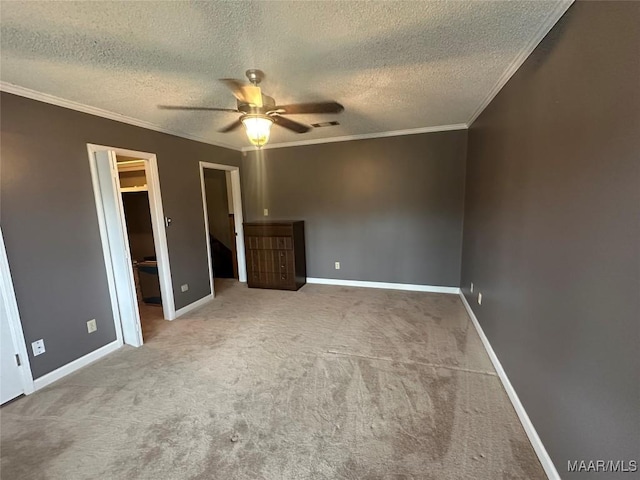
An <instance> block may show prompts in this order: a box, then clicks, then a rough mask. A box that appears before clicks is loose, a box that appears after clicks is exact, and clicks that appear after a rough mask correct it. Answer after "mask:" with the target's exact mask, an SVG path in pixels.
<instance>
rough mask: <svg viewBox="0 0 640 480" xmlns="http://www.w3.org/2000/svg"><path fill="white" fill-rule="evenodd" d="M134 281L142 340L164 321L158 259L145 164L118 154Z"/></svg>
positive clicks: (155, 330) (139, 159) (141, 160)
mask: <svg viewBox="0 0 640 480" xmlns="http://www.w3.org/2000/svg"><path fill="white" fill-rule="evenodd" d="M116 160H117V167H118V177H119V182H120V195H121V197H122V205H123V207H124V218H125V223H126V233H127V239H128V241H129V249H130V254H131V263H132V266H133V279H134V284H135V289H136V298H137V301H138V311H139V313H140V325H141V328H142V336H143V340H144V341H147V340H150V339H151V338H153V336H154V335H155V334H156V333H157V331H158V329H159V328H161V326H162V325H161V322H162V320H164V314H163V310H162V292H161V290H160V276H159V272H158V258H157V255H156V249H155V241H154V237H153V223H152V219H151V204H150V202H149V185H148V181H147V174H146V170H147V165H146V163H145V161H144V159H141V158H135V157H129V156H126V155H117V154H116Z"/></svg>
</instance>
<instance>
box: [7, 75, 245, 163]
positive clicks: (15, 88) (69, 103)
mask: <svg viewBox="0 0 640 480" xmlns="http://www.w3.org/2000/svg"><path fill="white" fill-rule="evenodd" d="M0 91H3V92H7V93H11V94H13V95H18V96H20V97H25V98H30V99H32V100H37V101H39V102H44V103H48V104H50V105H57V106H58V107H63V108H68V109H70V110H75V111H77V112H82V113H88V114H89V115H95V116H96V117H102V118H108V119H109V120H115V121H116V122H121V123H127V124H129V125H135V126H136V127H142V128H146V129H148V130H154V131H156V132H161V133H168V134H169V135H174V136H176V137H182V138H188V139H189V140H195V141H196V142H201V143H208V144H209V145H215V146H217V147H223V148H228V149H230V150H236V151H240V149H239V148H238V147H234V146H232V145H229V144H227V143H222V142H212V141H211V140H209V139H207V138H204V137H199V136H197V135H192V134H190V133H184V132H179V131H177V130H171V129H169V128H164V127H161V126H160V125H156V124H155V123H151V122H145V121H144V120H138V119H137V118H133V117H128V116H126V115H122V114H120V113H115V112H110V111H108V110H103V109H102V108H97V107H92V106H90V105H85V104H84V103H79V102H74V101H73V100H66V99H64V98H60V97H56V96H55V95H49V94H48V93H42V92H38V91H36V90H31V89H30V88H25V87H21V86H19V85H14V84H12V83H7V82H0Z"/></svg>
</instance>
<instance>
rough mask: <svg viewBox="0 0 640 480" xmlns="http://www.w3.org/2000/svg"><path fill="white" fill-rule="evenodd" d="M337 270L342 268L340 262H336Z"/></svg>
mask: <svg viewBox="0 0 640 480" xmlns="http://www.w3.org/2000/svg"><path fill="white" fill-rule="evenodd" d="M336 270H340V262H336Z"/></svg>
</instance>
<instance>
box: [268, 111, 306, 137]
mask: <svg viewBox="0 0 640 480" xmlns="http://www.w3.org/2000/svg"><path fill="white" fill-rule="evenodd" d="M271 118H273V121H274V122H275V123H276V124H277V125H280V126H281V127H284V128H286V129H288V130H291V131H294V132H296V133H306V132H308V131H309V130H311V127H310V126H308V125H304V124H303V123H298V122H294V121H293V120H289V119H288V118H284V117H281V116H280V115H273V116H272V117H271Z"/></svg>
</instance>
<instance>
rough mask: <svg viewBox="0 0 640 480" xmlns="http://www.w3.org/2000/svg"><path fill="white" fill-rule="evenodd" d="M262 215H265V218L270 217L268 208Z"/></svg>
mask: <svg viewBox="0 0 640 480" xmlns="http://www.w3.org/2000/svg"><path fill="white" fill-rule="evenodd" d="M262 213H263V215H264V216H265V217H268V216H269V209H268V208H265V209H264V210H263V211H262Z"/></svg>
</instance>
